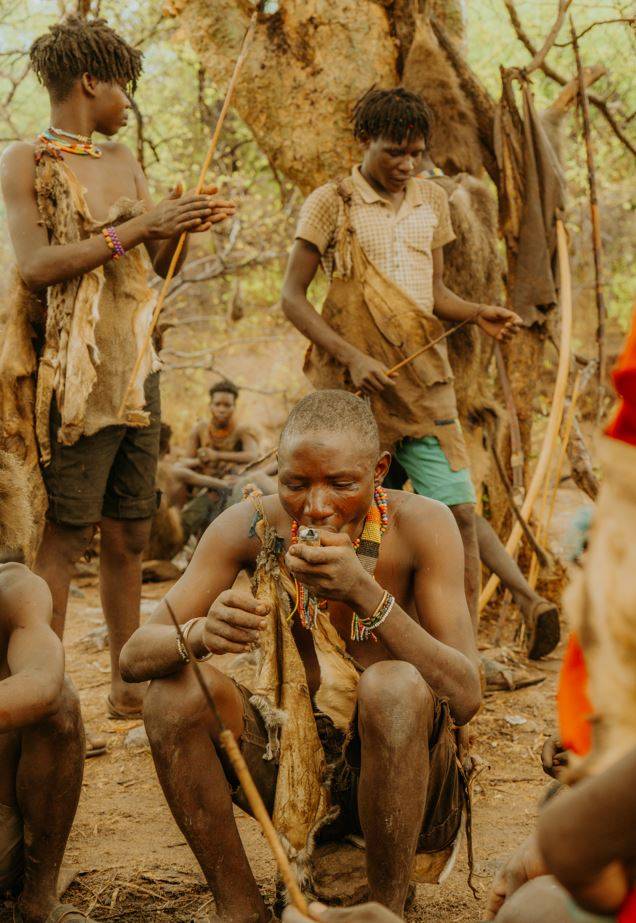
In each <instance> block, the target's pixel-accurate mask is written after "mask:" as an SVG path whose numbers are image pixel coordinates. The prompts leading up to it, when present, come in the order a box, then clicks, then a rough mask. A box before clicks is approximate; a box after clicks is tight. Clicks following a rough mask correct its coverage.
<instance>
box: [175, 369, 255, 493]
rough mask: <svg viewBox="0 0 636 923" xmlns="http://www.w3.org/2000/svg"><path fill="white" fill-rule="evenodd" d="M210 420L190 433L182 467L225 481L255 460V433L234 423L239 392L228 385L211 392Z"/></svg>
mask: <svg viewBox="0 0 636 923" xmlns="http://www.w3.org/2000/svg"><path fill="white" fill-rule="evenodd" d="M209 393H210V420H209V421H207V422H206V421H205V420H202V421H200V422H199V423H197V425H196V426H195V427H194V429H193V430H192V432H191V433H190V438H189V440H188V446H187V449H186V455H187V456H188V458H187V459H182V460H181V463H182V464H184V465H187V466H188V467H192V468H193V467H196V468H197V470H200V472H201V474H206V475H208V476H209V477H217V478H224V477H225V476H226V475H228V474H235V473H236V470H237V468H239V467H242V466H243V465H248V464H249V463H250V462H253V461H256V459H257V458H258V451H259V447H258V439H257V438H256V434H255V432H254V430H253V429H252V428H251V427H249V426H246V425H245V424H243V423H239V422H238V421H237V419H236V402H237V400H238V396H239V389H238V388H237V387H236V385H235V384H233V383H232V382H231V381H219V382H217V383H216V384H215V385H212V387H211V388H210V392H209Z"/></svg>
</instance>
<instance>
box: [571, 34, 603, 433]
mask: <svg viewBox="0 0 636 923" xmlns="http://www.w3.org/2000/svg"><path fill="white" fill-rule="evenodd" d="M570 30H571V32H572V48H573V50H574V57H575V59H576V70H577V74H578V78H579V105H580V107H581V116H582V121H583V137H584V138H585V155H586V158H587V181H588V186H589V190H590V220H591V224H592V250H593V251H594V293H595V296H596V314H597V321H598V326H597V328H596V342H597V346H598V399H597V405H596V407H597V414H596V421H597V423H599V422H600V419H601V415H602V413H603V397H604V394H605V362H606V360H605V320H606V317H607V310H606V307H605V293H604V291H603V246H602V244H601V216H600V212H599V207H598V194H597V190H596V167H595V164H594V151H593V149H592V134H591V131H590V103H589V99H588V94H587V84H586V81H585V76H584V72H583V64H582V63H581V53H580V51H579V42H578V38H577V35H576V29H575V27H574V19H573V18H572V16H570Z"/></svg>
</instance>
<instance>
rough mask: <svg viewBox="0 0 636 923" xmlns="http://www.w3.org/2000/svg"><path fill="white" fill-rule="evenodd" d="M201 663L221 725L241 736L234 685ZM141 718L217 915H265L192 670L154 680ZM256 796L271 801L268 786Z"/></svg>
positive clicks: (242, 920)
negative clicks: (212, 896) (267, 791)
mask: <svg viewBox="0 0 636 923" xmlns="http://www.w3.org/2000/svg"><path fill="white" fill-rule="evenodd" d="M201 669H202V672H203V674H204V676H205V679H206V680H207V682H208V685H209V688H210V691H211V693H212V695H213V696H214V700H215V702H216V704H217V707H218V708H219V711H220V713H221V715H222V717H223V721H224V723H225V725H226V727H228V728H229V729H230V730H231V731H232V732H233V734H234V735H235V736H236V737H237V738H238V739H239V741H241V735H242V733H243V730H244V717H243V715H244V705H243V700H242V695H241V691H240V689H239V687H238V686H237V685H236V684H235V683H234V682H233V681H232V680H231V679H230V678H229V677H227V676H225V675H224V674H223V673H221V672H220V671H219V670H217V669H216V668H215V667H213V666H212V665H211V664H202V665H201ZM144 720H145V723H146V729H147V731H148V737H149V740H150V745H151V748H152V755H153V758H154V761H155V766H156V769H157V773H158V775H159V781H160V782H161V787H162V788H163V792H164V794H165V796H166V799H167V801H168V804H169V806H170V810H171V811H172V814H173V816H174V818H175V820H176V822H177V824H178V825H179V827H180V829H181V831H182V832H183V835H184V836H185V838H186V839H187V841H188V844H189V845H190V848H191V849H192V851H193V853H194V855H195V857H196V859H197V861H198V863H199V865H200V866H201V869H202V871H203V874H204V875H205V877H206V880H207V882H208V885H209V887H210V890H211V891H212V894H213V895H214V899H215V901H216V910H217V913H218V915H219V916H220V917H221V918H222V919H223V920H226V921H228V923H248V921H254V923H256V921H265V920H266V919H267V914H266V910H265V904H264V903H263V898H262V897H261V894H260V892H259V890H258V886H257V884H256V881H255V879H254V876H253V874H252V870H251V869H250V866H249V862H248V859H247V856H246V855H245V850H244V849H243V844H242V843H241V838H240V836H239V833H238V829H237V826H236V822H235V820H234V813H233V809H232V793H231V791H230V786H229V785H228V778H227V777H228V771H227V767H225V768H224V756H223V754H222V751H221V750H220V745H219V743H218V730H219V729H218V726H217V725H216V722H215V720H214V717H213V716H212V714H211V713H210V710H209V708H208V706H207V703H206V702H205V699H204V697H203V695H202V693H201V690H200V688H199V686H198V684H197V682H196V679H195V677H194V673H193V671H192V669H191V668H189V667H187V668H184V669H183V670H181V671H180V672H179V673H178V674H175V675H174V676H170V677H167V678H165V679H160V680H153V681H152V682H151V684H150V687H149V689H148V692H147V693H146V697H145V700H144ZM250 768H252V767H250ZM261 794H262V795H263V797H264V798H265V800H266V802H267V801H268V800H271V798H268V797H267V793H266V792H261Z"/></svg>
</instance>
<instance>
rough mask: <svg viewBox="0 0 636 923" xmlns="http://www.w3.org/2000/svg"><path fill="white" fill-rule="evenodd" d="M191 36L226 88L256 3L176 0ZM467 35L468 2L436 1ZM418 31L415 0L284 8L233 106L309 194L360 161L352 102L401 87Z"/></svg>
mask: <svg viewBox="0 0 636 923" xmlns="http://www.w3.org/2000/svg"><path fill="white" fill-rule="evenodd" d="M174 9H175V11H176V12H179V14H180V18H181V21H182V23H183V26H184V29H185V32H186V35H187V37H188V39H189V40H190V42H191V44H192V46H193V48H194V50H195V51H196V52H197V54H198V55H199V57H200V59H201V62H202V64H203V66H204V67H205V69H206V71H207V72H208V73H209V74H210V76H211V78H212V80H213V81H214V83H215V84H217V86H219V87H221V88H222V87H224V86H225V85H226V84H227V82H228V80H229V77H230V74H231V72H232V68H233V66H234V62H235V60H236V56H237V54H238V49H239V47H240V44H241V40H242V38H243V35H244V33H245V30H246V28H247V24H248V21H249V16H250V12H251V10H252V9H253V7H252V4H251V3H250V2H249V0H214V3H210V2H209V0H175V2H174ZM433 9H434V11H435V12H436V14H437V15H439V16H440V18H441V19H442V21H443V22H445V23H446V24H447V26H448V28H449V30H451V31H453V32H454V33H455V34H456V35H457V34H460V35H461V24H462V17H461V0H437V2H436V3H434V4H433ZM414 31H415V20H414V17H413V3H412V0H393V2H392V0H385V2H381V0H285V3H283V4H281V7H280V9H279V11H278V12H277V13H275V14H274V15H271V16H263V17H261V21H260V22H259V25H258V29H257V34H256V38H255V40H254V45H253V47H252V50H251V52H250V55H249V58H248V60H247V62H246V64H245V67H244V70H243V74H242V76H241V80H240V81H239V85H238V87H237V90H236V95H235V98H234V106H235V108H236V110H237V112H238V113H239V115H240V116H241V117H242V118H243V120H244V121H245V122H246V123H247V124H248V125H249V127H250V129H251V130H252V131H253V133H254V137H255V139H256V141H257V143H258V145H259V147H260V148H261V149H262V150H263V151H264V152H265V154H266V155H267V156H268V157H269V159H270V160H271V162H272V164H273V165H274V167H275V168H276V170H277V171H279V172H280V173H282V174H283V175H285V176H287V177H288V178H289V179H291V180H292V181H293V182H294V183H296V184H297V185H298V186H299V187H300V189H301V191H302V192H303V193H308V192H309V191H310V190H312V189H314V188H315V187H316V186H319V185H320V184H321V183H324V182H325V181H326V180H328V179H330V178H332V177H334V176H339V175H341V174H342V173H344V172H346V171H347V170H348V169H350V167H351V165H352V164H353V163H354V162H355V160H356V155H357V151H356V145H355V142H354V140H353V138H352V135H351V124H350V118H351V110H352V106H353V103H354V101H355V100H356V99H357V98H358V97H359V96H360V95H362V93H364V92H365V91H366V90H368V89H369V88H370V87H371V86H373V85H374V84H376V85H378V86H383V87H390V86H395V85H396V84H397V83H398V82H399V81H400V78H401V72H402V67H403V63H404V61H405V59H406V55H407V53H408V50H409V48H410V44H411V41H412V39H413V34H414Z"/></svg>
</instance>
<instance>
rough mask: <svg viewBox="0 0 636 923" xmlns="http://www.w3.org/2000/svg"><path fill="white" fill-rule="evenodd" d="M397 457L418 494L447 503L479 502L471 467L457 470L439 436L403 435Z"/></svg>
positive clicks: (396, 453) (447, 504)
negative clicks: (408, 436)
mask: <svg viewBox="0 0 636 923" xmlns="http://www.w3.org/2000/svg"><path fill="white" fill-rule="evenodd" d="M395 457H396V459H397V460H398V462H399V463H400V464H401V465H402V467H403V468H404V470H405V472H406V474H407V475H408V477H409V480H410V481H411V484H412V485H413V490H414V491H415V493H416V494H422V496H424V497H430V498H431V499H432V500H439V501H440V503H445V504H446V506H459V505H460V504H462V503H476V502H477V498H476V496H475V488H474V487H473V482H472V480H471V477H470V468H460V469H459V471H453V469H452V468H451V466H450V464H449V463H448V459H447V458H446V456H445V455H444V452H443V451H442V447H441V445H440V444H439V439H437V438H436V437H435V436H423V437H422V438H421V439H403V440H402V442H400V443H398V445H397V447H396V449H395Z"/></svg>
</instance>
